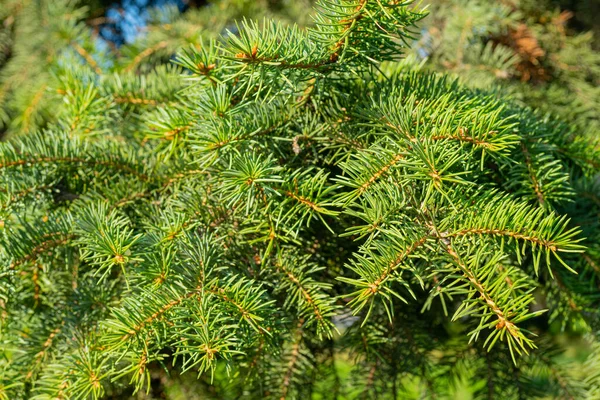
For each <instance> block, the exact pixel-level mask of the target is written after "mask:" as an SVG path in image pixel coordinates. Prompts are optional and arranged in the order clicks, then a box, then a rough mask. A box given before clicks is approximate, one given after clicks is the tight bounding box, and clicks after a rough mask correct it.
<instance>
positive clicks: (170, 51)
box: [0, 0, 600, 399]
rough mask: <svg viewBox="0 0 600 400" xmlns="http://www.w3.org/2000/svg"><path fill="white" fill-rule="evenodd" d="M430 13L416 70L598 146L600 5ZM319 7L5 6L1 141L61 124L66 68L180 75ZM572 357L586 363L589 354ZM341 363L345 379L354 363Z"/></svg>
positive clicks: (561, 3)
mask: <svg viewBox="0 0 600 400" xmlns="http://www.w3.org/2000/svg"><path fill="white" fill-rule="evenodd" d="M424 3H428V4H430V7H429V10H430V15H429V16H428V17H427V18H426V19H425V20H424V21H423V22H422V24H421V34H420V36H419V37H415V38H414V43H413V45H412V52H411V53H410V54H409V56H408V57H409V58H410V59H411V60H412V61H413V62H414V65H415V68H423V69H427V70H433V71H439V72H444V73H449V74H451V75H453V76H455V77H456V78H457V79H459V80H461V81H462V82H463V83H465V84H467V85H470V86H472V87H475V88H480V89H485V90H486V91H489V90H492V91H495V92H496V93H498V95H499V96H505V95H507V96H510V97H511V98H512V99H514V100H517V101H518V102H520V103H521V104H523V105H526V106H530V107H532V108H535V109H537V110H539V111H538V112H539V113H541V114H551V115H553V116H554V117H557V118H559V119H562V120H564V121H566V122H567V123H569V124H571V125H573V126H574V127H575V129H579V130H581V131H585V132H586V133H587V134H589V135H593V136H595V137H596V135H597V133H598V128H599V127H600V120H599V118H600V52H599V51H598V49H600V45H599V41H598V36H599V35H600V21H598V18H594V16H596V17H597V16H598V15H600V2H598V1H597V0H497V1H496V0H494V1H492V0H427V1H426V2H424ZM311 5H312V1H311V0H213V1H206V0H195V1H192V0H188V1H186V0H122V1H120V2H115V1H113V0H89V1H83V0H82V1H77V0H0V136H2V137H4V138H6V137H9V136H12V135H22V134H26V133H28V132H32V131H36V130H39V129H40V128H43V127H45V126H46V125H47V124H48V123H49V122H51V121H53V119H54V118H55V110H56V109H57V104H58V102H60V101H63V100H62V96H60V94H61V93H59V91H60V89H57V88H60V87H61V85H60V82H59V80H60V75H61V74H60V71H61V69H62V68H64V66H65V65H68V64H72V63H81V64H88V65H89V66H91V67H92V68H93V69H95V70H96V71H102V72H105V73H106V72H120V73H123V72H129V73H131V74H137V73H141V72H147V71H150V70H151V69H153V68H154V67H155V66H157V65H161V64H168V63H169V62H170V61H171V60H172V58H173V55H174V54H175V53H176V52H177V50H178V49H180V48H183V47H187V46H196V47H199V46H202V43H208V40H210V39H217V40H218V38H219V36H220V35H221V34H222V33H224V32H225V31H226V30H230V31H232V32H235V30H236V25H235V21H236V20H240V19H242V18H244V17H247V18H253V19H262V18H264V17H269V18H276V19H278V20H280V21H283V22H286V23H296V24H298V25H301V26H310V24H311V21H312V20H311V12H312V8H311ZM215 9H218V12H215ZM570 356H571V357H574V358H576V357H580V356H581V354H580V353H579V349H578V346H576V345H575V346H573V350H572V354H571V355H570ZM337 364H338V365H336V366H335V367H336V368H338V369H339V371H340V376H342V377H343V376H344V371H346V372H347V370H348V369H349V363H348V362H346V361H345V360H337ZM152 379H153V383H152V385H151V387H152V391H151V392H150V393H148V394H146V393H143V392H140V393H138V394H137V395H136V396H137V398H148V399H150V398H167V399H196V398H197V399H200V398H210V397H213V396H212V395H216V394H217V392H218V391H219V390H224V389H222V388H221V389H220V388H218V387H214V386H211V385H210V384H209V382H208V381H203V380H200V381H197V380H196V379H195V376H194V375H189V376H182V377H180V376H178V375H171V376H170V377H167V375H166V374H165V373H164V372H163V371H156V373H154V374H153V377H152ZM469 384H470V383H467V382H465V383H464V385H469ZM459 386H460V384H459ZM458 392H460V390H458ZM112 396H114V397H112V398H129V396H130V394H128V393H115V394H113V395H112ZM109 398H110V397H109Z"/></svg>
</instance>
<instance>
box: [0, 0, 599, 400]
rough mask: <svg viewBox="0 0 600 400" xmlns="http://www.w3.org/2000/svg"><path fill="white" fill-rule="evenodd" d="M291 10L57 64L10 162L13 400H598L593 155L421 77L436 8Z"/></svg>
mask: <svg viewBox="0 0 600 400" xmlns="http://www.w3.org/2000/svg"><path fill="white" fill-rule="evenodd" d="M57 4H58V3H57ZM61 4H62V3H61ZM65 4H67V3H65ZM68 4H71V3H68ZM227 6H232V7H231V8H227ZM234 6H235V7H234ZM52 7H58V6H52ZM65 7H66V5H65ZM293 9H294V6H292V5H289V7H285V8H284V9H283V10H284V11H279V12H275V11H273V10H272V9H267V8H264V7H263V6H262V5H260V4H258V5H257V3H253V2H243V1H233V2H217V3H215V4H212V5H210V6H208V7H206V8H204V9H201V10H198V11H195V12H193V13H191V14H189V15H186V16H177V15H171V14H172V13H167V14H166V15H167V16H166V17H165V18H170V19H169V21H167V22H165V23H164V24H163V25H164V26H163V27H162V28H158V26H157V25H152V26H151V27H150V28H149V32H148V33H147V35H146V36H145V37H144V38H143V39H142V40H141V41H140V42H139V43H136V44H133V45H129V46H127V47H125V48H124V49H122V51H121V55H120V56H110V55H105V57H106V60H107V61H106V62H101V63H100V62H96V61H95V58H94V57H101V55H100V53H96V52H94V53H93V54H92V53H89V57H91V59H90V58H89V57H85V56H83V55H81V54H80V55H81V56H82V58H80V59H74V58H73V57H71V55H70V54H69V51H70V50H65V54H63V55H62V56H61V58H60V60H61V61H59V62H57V64H56V65H55V66H54V67H53V68H51V70H52V74H53V77H50V73H49V72H48V71H47V73H48V75H47V76H46V77H45V78H43V79H44V81H43V82H44V85H48V86H47V87H48V93H52V96H49V97H48V98H47V99H46V100H45V101H42V102H41V103H40V104H41V105H43V107H48V109H49V110H52V113H51V115H48V116H47V117H45V118H44V119H43V121H42V122H41V123H40V124H39V126H43V127H44V129H37V130H36V132H30V133H28V134H26V135H15V136H14V137H12V138H11V140H9V141H6V142H4V143H2V144H1V145H0V182H2V187H1V189H2V190H1V191H0V211H1V218H2V219H1V221H2V224H1V225H2V227H1V229H2V230H1V252H0V259H1V260H2V262H1V263H0V279H1V280H0V307H1V309H0V318H1V319H0V323H1V325H0V339H1V340H0V343H1V345H0V349H1V351H2V358H0V360H1V361H0V365H1V368H0V398H10V399H19V398H23V399H30V398H32V399H40V400H41V399H62V398H65V399H66V398H69V399H71V398H72V399H87V398H127V397H128V396H132V395H134V394H135V395H136V396H144V394H143V393H148V394H147V395H146V396H151V395H150V394H149V393H151V391H152V390H153V389H154V388H155V386H156V384H157V383H156V381H157V377H158V380H163V381H177V380H183V379H190V380H189V381H188V383H189V382H193V383H190V385H191V387H193V388H194V389H193V390H195V391H196V392H197V393H199V395H201V396H204V397H205V398H222V399H229V398H238V399H239V398H249V399H253V398H277V399H286V398H339V399H354V398H382V399H385V398H407V399H410V398H433V397H441V398H460V397H461V396H462V397H466V396H469V397H468V398H483V397H487V398H515V399H516V398H535V397H540V398H543V397H552V398H590V399H592V398H595V397H597V382H596V381H597V376H600V372H598V368H600V366H599V364H598V357H599V355H598V351H597V350H598V340H597V333H598V332H597V331H598V322H599V319H600V315H599V313H598V305H599V304H598V282H599V281H600V280H599V279H600V268H599V267H598V265H599V264H598V263H599V262H600V261H599V256H600V248H599V243H600V241H599V240H598V239H599V233H600V229H599V227H598V215H599V214H598V212H599V207H600V202H599V201H598V196H599V193H598V181H597V179H598V175H597V174H598V165H599V162H600V159H599V158H598V153H597V151H596V148H597V144H596V143H595V141H594V140H592V139H591V138H590V135H588V134H586V133H583V132H581V131H580V130H578V129H576V128H575V127H574V126H573V125H570V124H567V123H564V122H561V121H560V120H556V119H553V118H551V117H549V116H542V115H540V113H539V112H538V111H536V110H534V109H531V108H526V107H522V106H521V105H519V102H518V101H515V99H513V98H509V97H502V96H501V95H499V94H498V93H490V92H484V91H481V90H474V89H469V88H468V87H467V86H465V85H463V84H461V83H460V82H459V81H457V80H454V79H452V78H449V77H447V76H443V75H437V74H434V73H431V72H426V71H423V70H422V67H421V66H419V65H415V63H414V62H413V61H411V59H410V58H409V59H408V60H404V61H401V60H400V58H401V57H402V56H403V52H405V51H408V50H407V43H409V42H411V41H413V40H414V36H415V32H416V31H417V28H416V26H417V24H419V23H420V21H421V20H423V18H424V17H425V16H426V13H425V12H424V11H423V10H422V8H421V7H420V6H419V5H416V4H413V3H411V2H399V1H377V0H321V1H318V2H317V3H316V5H315V14H314V15H315V19H314V23H313V24H312V25H311V26H310V28H308V29H306V28H303V27H299V26H296V25H289V24H288V23H287V22H286V20H287V17H286V14H285V10H287V11H289V10H293ZM474 9H475V10H477V8H474ZM224 10H226V11H224ZM265 10H267V11H265ZM482 10H483V8H482ZM244 13H251V14H253V15H255V16H257V15H267V16H269V18H265V19H264V20H263V22H255V20H253V19H239V22H238V23H237V25H236V24H234V23H232V22H231V20H232V19H234V18H235V19H238V18H237V17H239V16H240V15H242V14H244ZM483 14H485V13H483V11H482V15H483ZM73 15H76V13H75V14H73ZM274 15H276V16H277V18H276V19H277V21H275V20H274V19H273V18H270V17H272V16H274ZM499 15H504V14H499ZM79 18H81V17H77V21H79V20H80V19H79ZM482 18H483V17H482ZM483 20H485V18H483ZM425 21H426V19H425ZM163 22H164V21H163ZM75 25H76V26H80V25H77V24H75ZM482 26H483V25H482ZM198 27H200V28H198ZM490 29H491V28H490ZM77 32H79V34H80V35H81V37H82V38H88V39H89V37H90V33H89V32H88V31H86V30H85V28H84V27H83V26H82V25H81V26H80V28H78V30H77ZM220 33H222V35H220ZM72 41H73V39H71V40H70V41H69V43H71V42H72ZM184 43H185V45H183V47H182V49H181V50H180V51H179V52H178V55H177V58H176V60H175V62H174V63H171V64H166V61H167V60H168V58H169V55H170V54H171V53H173V52H174V51H175V49H177V48H179V47H180V46H182V44H184ZM71 46H72V43H71ZM67 48H68V49H71V48H70V47H68V46H67ZM71 50H72V49H71ZM482 51H483V52H488V53H490V54H492V53H494V57H495V60H496V61H500V60H505V58H503V57H499V56H498V57H496V50H495V49H493V48H491V47H485V48H484V49H483V50H482ZM92 60H94V62H95V63H96V64H95V63H92V62H90V61H92ZM98 60H100V58H99V59H98ZM109 61H110V62H109ZM23 90H24V92H26V91H28V90H29V89H28V88H24V89H23ZM44 90H46V89H44ZM517 100H518V99H517ZM4 109H5V110H8V114H10V115H16V114H17V113H18V111H19V110H22V109H21V108H19V107H18V105H16V104H14V105H12V106H5V108H4ZM11 113H14V114H11ZM8 114H7V115H8ZM11 118H12V119H10V121H17V120H18V117H16V116H12V117H11ZM14 124H16V125H13V122H11V123H10V124H9V125H8V126H10V128H9V130H10V132H11V133H13V134H15V133H17V131H18V130H23V131H30V130H32V131H33V130H34V129H22V126H21V125H19V123H17V122H14ZM30 128H33V125H32V126H31V127H30ZM565 338H566V339H565ZM575 339H576V340H575ZM569 340H570V341H571V342H574V341H577V343H580V348H583V349H584V351H583V353H585V354H576V355H573V354H572V353H573V351H576V350H577V348H575V349H574V347H573V346H572V345H570V343H568V341H569ZM184 376H192V377H193V378H183V377H184ZM169 377H170V378H169Z"/></svg>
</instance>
